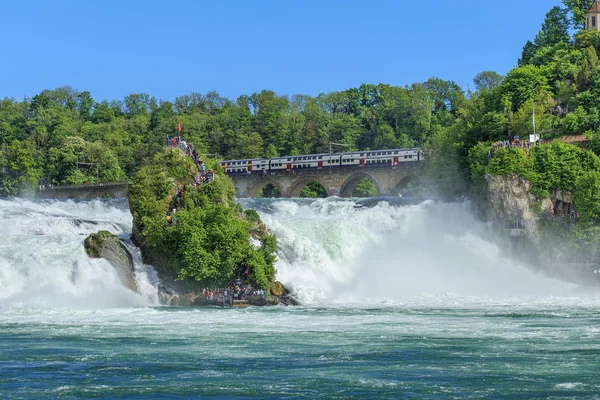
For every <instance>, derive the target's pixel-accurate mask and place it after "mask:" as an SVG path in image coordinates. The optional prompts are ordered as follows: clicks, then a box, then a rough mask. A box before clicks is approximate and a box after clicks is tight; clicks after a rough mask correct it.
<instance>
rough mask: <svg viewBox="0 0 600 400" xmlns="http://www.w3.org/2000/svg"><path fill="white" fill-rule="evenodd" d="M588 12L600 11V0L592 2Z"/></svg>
mask: <svg viewBox="0 0 600 400" xmlns="http://www.w3.org/2000/svg"><path fill="white" fill-rule="evenodd" d="M587 13H588V14H589V13H600V4H599V3H598V0H594V3H593V4H592V6H591V7H590V9H589V10H588V12H587Z"/></svg>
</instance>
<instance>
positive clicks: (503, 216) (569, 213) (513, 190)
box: [485, 174, 576, 242]
mask: <svg viewBox="0 0 600 400" xmlns="http://www.w3.org/2000/svg"><path fill="white" fill-rule="evenodd" d="M485 179H486V181H487V183H488V193H487V195H488V199H489V202H490V203H491V205H492V208H493V210H494V211H495V213H494V214H495V215H494V217H495V219H496V221H498V222H501V224H502V227H503V228H504V229H524V230H525V231H526V233H527V236H528V237H529V238H530V239H531V240H533V241H534V242H537V241H538V240H539V230H538V227H539V222H540V220H541V219H542V218H546V219H553V218H565V217H568V218H573V217H575V215H576V210H575V205H574V204H573V196H572V194H571V193H569V192H567V191H562V190H556V191H553V192H552V193H551V194H550V197H549V198H546V199H541V200H540V199H537V198H536V197H535V196H534V195H533V194H532V193H531V191H530V190H531V185H532V184H531V182H529V181H528V180H526V179H524V178H523V177H521V176H519V175H516V174H513V175H501V176H498V175H489V174H486V176H485Z"/></svg>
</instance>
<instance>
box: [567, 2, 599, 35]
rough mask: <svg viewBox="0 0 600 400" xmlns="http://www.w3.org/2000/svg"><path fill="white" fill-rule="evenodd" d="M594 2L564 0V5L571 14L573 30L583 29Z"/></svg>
mask: <svg viewBox="0 0 600 400" xmlns="http://www.w3.org/2000/svg"><path fill="white" fill-rule="evenodd" d="M593 1H594V0H563V4H564V5H565V7H567V10H568V11H569V12H570V13H571V19H570V23H571V26H572V27H573V29H575V30H578V29H583V28H584V25H585V13H586V12H587V10H589V9H590V7H591V6H592V3H593Z"/></svg>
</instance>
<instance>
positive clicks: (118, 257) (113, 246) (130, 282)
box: [84, 231, 137, 292]
mask: <svg viewBox="0 0 600 400" xmlns="http://www.w3.org/2000/svg"><path fill="white" fill-rule="evenodd" d="M84 247H85V251H86V253H87V254H88V256H90V257H92V258H104V259H106V260H107V261H108V262H110V263H111V265H112V266H113V267H114V268H115V270H116V271H117V274H118V275H119V278H120V279H121V282H122V283H123V285H124V286H125V287H127V288H129V289H131V290H133V291H134V292H136V291H137V285H136V283H135V273H134V268H133V259H132V257H131V254H129V251H127V248H126V247H125V245H123V243H121V241H120V240H119V238H118V237H116V236H115V235H113V234H112V233H110V232H108V231H100V232H98V233H93V234H91V235H90V236H88V237H87V238H86V239H85V242H84Z"/></svg>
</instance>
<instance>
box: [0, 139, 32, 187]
mask: <svg viewBox="0 0 600 400" xmlns="http://www.w3.org/2000/svg"><path fill="white" fill-rule="evenodd" d="M39 178H40V166H39V164H38V162H37V161H36V156H35V153H34V149H33V146H32V145H31V143H29V142H28V141H19V140H13V141H12V142H11V143H10V144H8V145H4V146H2V147H0V197H4V196H16V195H23V194H31V193H33V191H35V189H36V187H37V184H38V181H39Z"/></svg>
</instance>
